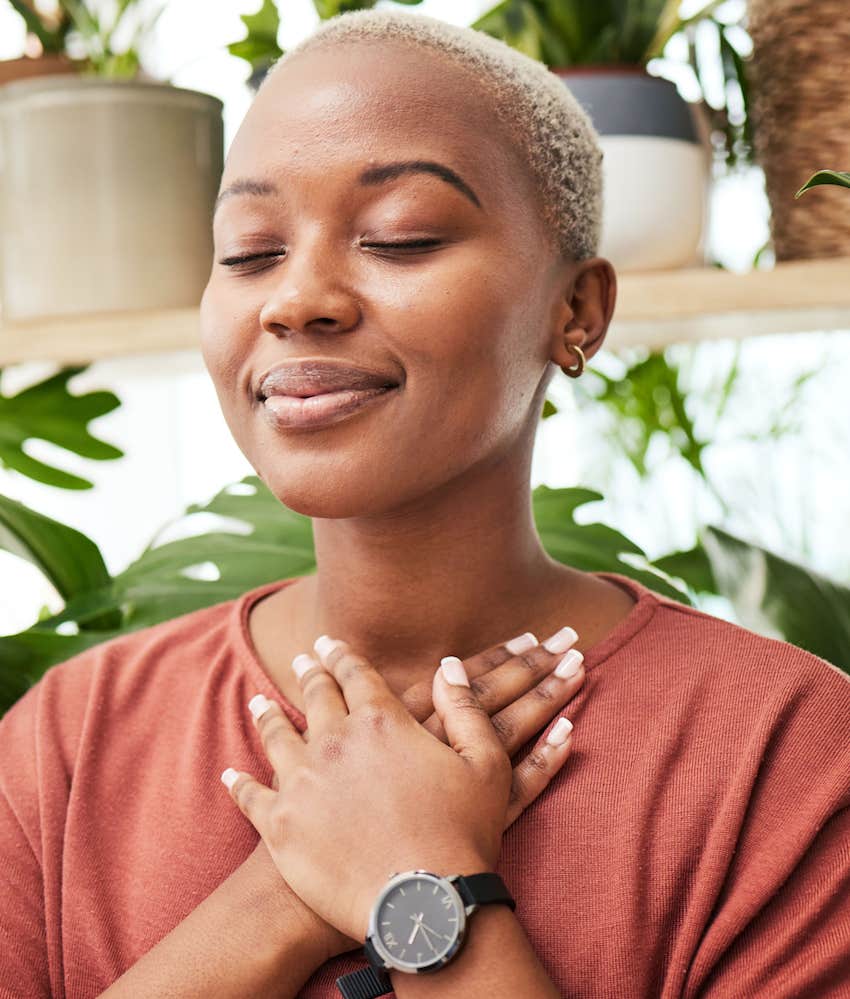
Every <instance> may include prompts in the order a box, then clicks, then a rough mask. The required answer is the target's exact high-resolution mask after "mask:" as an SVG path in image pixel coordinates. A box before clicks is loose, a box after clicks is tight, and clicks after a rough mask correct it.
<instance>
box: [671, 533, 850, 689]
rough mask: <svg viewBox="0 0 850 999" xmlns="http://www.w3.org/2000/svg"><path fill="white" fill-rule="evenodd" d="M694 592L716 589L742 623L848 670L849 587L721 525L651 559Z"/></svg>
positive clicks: (849, 667) (849, 655)
mask: <svg viewBox="0 0 850 999" xmlns="http://www.w3.org/2000/svg"><path fill="white" fill-rule="evenodd" d="M655 566H656V568H658V569H660V570H663V571H664V572H667V573H669V574H670V575H671V576H673V577H676V578H678V579H681V580H683V581H684V582H685V583H687V584H688V586H690V587H691V588H692V589H693V590H694V591H695V592H697V593H699V592H703V593H719V594H721V595H722V596H724V597H726V598H727V599H728V600H729V601H730V602H731V604H732V606H733V607H734V609H735V614H736V616H737V618H738V620H739V621H740V622H741V624H742V625H743V626H744V627H745V628H749V629H751V630H752V631H757V632H759V633H760V634H765V635H771V636H773V637H775V638H781V639H782V640H783V641H786V642H791V643H792V644H793V645H798V646H799V647H800V648H802V649H806V650H807V651H808V652H812V653H814V654H815V655H817V656H820V657H821V658H822V659H826V660H827V661H828V662H831V663H832V664H833V665H835V666H838V667H839V669H843V670H846V671H847V672H850V588H848V587H846V586H842V585H841V584H840V583H836V582H833V581H832V580H829V579H827V578H826V577H825V576H822V575H821V574H820V573H818V572H815V571H814V570H813V569H809V568H807V567H806V566H803V565H798V564H797V563H794V562H790V561H788V559H784V558H781V557H780V556H779V555H775V554H774V553H773V552H770V551H768V550H767V549H766V548H762V547H760V546H759V545H755V544H752V543H751V542H749V541H745V540H743V539H742V538H737V537H735V536H734V535H733V534H729V533H728V532H727V531H724V530H721V529H720V528H719V527H714V526H709V527H706V528H704V529H703V530H702V532H701V533H700V544H699V545H698V546H697V547H695V548H693V549H692V550H691V551H687V552H675V553H674V554H672V555H667V556H665V557H664V558H660V559H657V560H656V561H655Z"/></svg>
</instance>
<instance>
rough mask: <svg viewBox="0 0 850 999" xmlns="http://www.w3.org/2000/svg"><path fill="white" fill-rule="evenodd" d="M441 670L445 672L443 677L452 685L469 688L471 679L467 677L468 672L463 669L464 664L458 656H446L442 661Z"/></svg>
mask: <svg viewBox="0 0 850 999" xmlns="http://www.w3.org/2000/svg"><path fill="white" fill-rule="evenodd" d="M440 669H441V670H442V671H443V676H444V677H445V678H446V680H447V681H448V682H449V683H451V684H452V685H454V686H456V687H459V686H464V687H468V686H469V679H468V677H467V675H466V670H465V669H464V668H463V663H462V662H461V661H460V659H458V657H457V656H446V657H445V658H443V659H441V660H440Z"/></svg>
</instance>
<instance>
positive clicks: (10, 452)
mask: <svg viewBox="0 0 850 999" xmlns="http://www.w3.org/2000/svg"><path fill="white" fill-rule="evenodd" d="M86 367H87V366H86V365H83V366H80V367H67V368H63V369H62V370H61V371H59V372H57V373H56V374H55V375H52V376H51V377H50V378H47V379H45V380H44V381H41V382H39V383H38V384H36V385H31V386H30V387H29V388H26V389H24V390H23V391H22V392H19V393H18V394H17V395H13V396H4V395H2V394H0V463H2V464H3V465H5V466H6V467H7V468H12V469H14V470H15V471H16V472H20V473H21V474H22V475H27V476H29V478H31V479H35V480H36V482H44V483H45V484H46V485H48V486H58V487H59V488H61V489H91V488H92V486H93V483H91V482H89V480H88V479H82V478H80V477H79V476H77V475H72V474H71V473H70V472H64V471H62V470H61V469H59V468H55V467H54V466H52V465H47V464H45V463H44V462H41V461H38V460H36V459H35V458H31V457H30V456H29V455H28V454H25V453H24V450H23V443H24V441H26V440H29V439H31V438H38V439H39V440H44V441H49V442H50V443H51V444H57V445H58V446H59V447H63V448H65V449H66V450H68V451H73V452H74V454H78V455H80V457H82V458H93V459H94V460H96V461H108V460H110V459H112V458H121V457H123V455H124V452H123V451H122V450H120V448H117V447H115V446H114V445H112V444H107V443H106V442H105V441H101V440H98V439H97V438H96V437H93V436H92V435H91V434H90V433H89V432H88V430H87V425H88V423H89V421H90V420H94V419H96V418H97V417H98V416H103V415H104V414H105V413H111V412H112V410H113V409H116V408H117V407H118V406H120V405H121V400H120V399H119V398H118V396H117V395H115V394H114V393H112V392H87V393H86V394H85V395H72V394H71V393H70V392H69V391H68V380H69V379H70V378H73V376H74V375H78V374H79V373H80V372H81V371H85V370H86Z"/></svg>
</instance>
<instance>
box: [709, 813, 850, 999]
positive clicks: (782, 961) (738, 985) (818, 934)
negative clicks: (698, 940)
mask: <svg viewBox="0 0 850 999" xmlns="http://www.w3.org/2000/svg"><path fill="white" fill-rule="evenodd" d="M788 808H789V810H790V809H793V808H794V802H792V801H789V802H788ZM780 821H781V819H780ZM698 995H699V999H738V997H740V996H759V997H760V999H791V997H802V996H817V997H818V999H839V997H841V999H847V997H848V996H850V809H847V808H844V809H842V810H841V811H839V812H837V813H835V814H834V815H833V816H832V817H831V818H830V819H829V820H828V821H827V822H826V824H825V825H824V826H823V828H822V829H821V830H820V832H819V833H818V835H817V837H816V838H815V840H814V842H813V843H812V845H811V846H810V847H809V849H808V850H807V851H806V853H805V855H804V856H803V858H802V860H801V861H800V862H799V863H798V864H797V866H796V867H795V868H794V870H793V871H792V873H791V875H790V877H789V878H788V880H787V881H786V882H785V883H784V884H783V885H782V887H781V889H780V890H779V891H778V892H777V893H776V894H775V895H774V896H773V897H772V898H771V899H769V900H768V901H767V903H766V904H765V906H764V908H763V909H762V910H761V911H760V912H759V914H758V915H757V916H756V918H755V919H753V920H752V921H751V922H750V923H749V924H748V925H747V926H746V927H745V928H744V929H743V930H742V932H741V933H740V934H739V935H738V936H737V938H736V939H735V940H734V942H733V943H732V945H731V947H730V948H729V949H728V950H727V951H726V953H725V954H724V955H723V956H722V958H721V959H720V960H719V961H718V962H717V963H716V964H715V966H714V969H713V972H712V974H711V975H710V977H709V978H708V979H707V981H706V983H705V985H704V987H703V988H702V989H701V990H700V992H699V993H698Z"/></svg>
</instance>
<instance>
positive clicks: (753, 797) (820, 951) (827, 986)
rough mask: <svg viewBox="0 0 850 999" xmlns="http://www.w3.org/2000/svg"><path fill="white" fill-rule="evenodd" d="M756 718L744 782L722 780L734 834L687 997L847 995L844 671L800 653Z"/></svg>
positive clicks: (848, 746) (848, 706)
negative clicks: (759, 720)
mask: <svg viewBox="0 0 850 999" xmlns="http://www.w3.org/2000/svg"><path fill="white" fill-rule="evenodd" d="M764 717H765V718H766V719H768V721H767V722H766V723H765V724H764V725H763V726H760V725H758V724H754V725H753V728H752V729H751V731H750V733H749V739H748V741H747V742H746V743H745V744H744V745H742V747H741V750H740V753H739V755H738V762H739V771H740V774H747V775H748V777H747V780H746V783H743V782H741V781H738V782H737V783H736V781H735V779H734V778H732V779H730V786H731V788H732V789H733V793H732V794H730V798H729V801H728V803H727V804H728V807H729V808H730V809H731V808H733V807H734V808H736V809H738V815H739V822H738V833H737V837H736V839H735V840H734V842H733V843H732V852H731V856H730V859H729V866H728V869H727V873H726V879H725V883H724V885H723V888H722V890H721V892H720V896H719V897H718V899H717V902H716V906H715V909H714V912H713V913H712V916H711V919H710V921H709V926H708V928H707V932H706V933H705V935H704V937H703V940H702V947H701V948H700V951H699V953H698V954H697V955H696V960H695V962H694V964H693V966H692V968H691V973H692V979H691V983H690V985H691V988H690V989H686V990H685V995H686V996H688V997H689V999H739V997H741V996H758V997H759V999H802V997H804V996H805V997H809V996H812V997H815V996H816V997H817V999H839V997H842V999H848V997H850V682H848V677H847V675H846V674H844V673H840V671H839V670H837V669H836V668H835V667H834V666H832V665H830V664H827V663H826V662H824V661H821V660H817V659H816V658H815V657H813V656H806V657H803V658H800V660H799V662H798V663H797V664H796V667H795V676H794V678H793V680H792V681H791V683H790V684H789V685H788V687H787V689H786V688H785V687H783V686H782V685H778V686H777V688H776V693H775V695H774V697H773V700H772V701H770V700H769V699H768V702H767V703H766V706H765V712H764ZM744 787H746V793H743V789H744ZM736 788H740V789H741V792H742V793H740V795H739V796H738V797H737V798H736V797H735V795H734V790H735V789H736Z"/></svg>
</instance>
